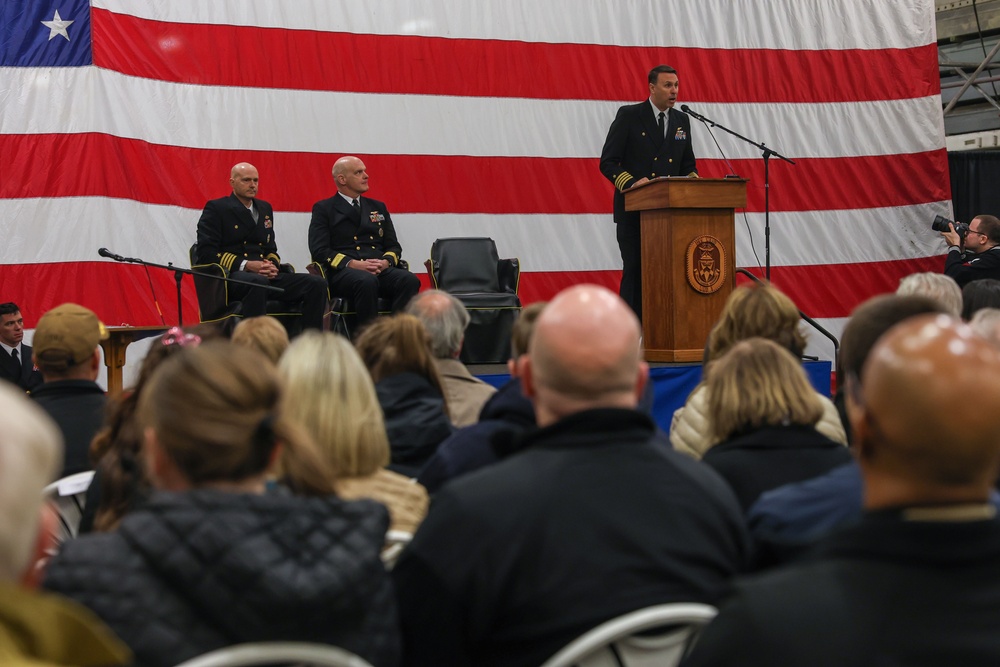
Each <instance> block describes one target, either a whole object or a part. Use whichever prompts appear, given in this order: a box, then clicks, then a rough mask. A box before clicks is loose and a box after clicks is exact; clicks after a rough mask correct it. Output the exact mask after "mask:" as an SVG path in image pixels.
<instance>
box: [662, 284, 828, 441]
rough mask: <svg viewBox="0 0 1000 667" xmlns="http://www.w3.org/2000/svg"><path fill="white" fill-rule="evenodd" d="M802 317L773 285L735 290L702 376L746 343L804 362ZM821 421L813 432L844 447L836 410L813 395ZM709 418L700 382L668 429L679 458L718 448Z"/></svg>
mask: <svg viewBox="0 0 1000 667" xmlns="http://www.w3.org/2000/svg"><path fill="white" fill-rule="evenodd" d="M800 321H801V316H800V315H799V310H798V308H796V307H795V303H794V302H793V301H792V300H791V299H789V298H788V297H787V296H786V295H785V294H784V293H782V292H781V291H780V290H778V289H777V288H775V287H772V286H771V285H764V284H756V283H755V284H753V285H750V286H740V287H737V288H736V289H735V290H733V293H732V294H731V295H729V299H727V300H726V304H725V306H724V307H723V309H722V315H721V316H720V317H719V321H718V322H716V324H715V326H714V327H713V328H712V331H711V333H710V334H709V336H708V345H707V346H706V351H705V371H706V372H707V370H708V368H709V366H710V365H711V364H712V362H713V360H715V359H718V358H719V357H721V356H722V355H723V354H725V353H726V352H728V351H729V349H730V348H731V347H732V346H733V345H735V344H736V343H738V342H740V341H741V340H746V339H748V338H754V337H759V338H767V339H768V340H772V341H774V342H775V343H777V344H778V345H780V346H781V347H783V348H785V349H786V350H788V351H789V352H791V353H792V355H793V356H795V357H796V358H801V357H802V352H803V351H805V348H806V339H805V336H803V335H802V332H800V331H799V322H800ZM817 397H818V399H819V401H820V404H821V405H822V407H823V415H822V417H821V418H820V420H819V423H818V424H817V425H816V429H817V430H818V431H819V432H820V433H822V434H823V435H825V436H827V437H828V438H830V439H831V440H835V441H836V442H839V443H841V444H844V445H846V444H847V434H846V433H845V432H844V425H843V424H842V423H841V421H840V416H839V414H838V413H837V408H836V407H835V406H834V404H833V401H831V400H830V399H829V397H827V396H825V395H822V394H817ZM712 421H713V416H712V413H711V412H709V410H708V393H707V391H706V389H705V383H704V381H702V382H701V383H700V384H699V385H698V386H697V387H695V389H694V391H693V392H691V395H690V396H688V399H687V402H686V403H685V404H684V405H683V406H682V407H680V408H678V409H677V411H676V412H674V417H673V420H672V421H671V423H670V443H671V444H672V445H673V446H674V449H676V450H677V451H679V452H682V453H684V454H687V455H689V456H691V457H693V458H696V459H700V458H701V457H702V456H703V455H704V454H705V452H706V451H707V450H708V449H709V448H710V447H712V446H713V445H715V444H716V443H717V442H718V439H717V438H716V437H715V436H714V435H713V433H714V429H713V426H712Z"/></svg>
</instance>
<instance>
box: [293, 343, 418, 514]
mask: <svg viewBox="0 0 1000 667" xmlns="http://www.w3.org/2000/svg"><path fill="white" fill-rule="evenodd" d="M279 370H280V372H281V374H282V375H283V376H284V378H285V384H286V391H285V397H284V399H283V401H282V412H283V414H284V415H285V416H286V417H288V419H290V420H291V421H294V422H296V423H298V424H300V425H301V426H303V427H304V428H305V430H306V431H308V433H309V435H311V436H312V438H313V441H314V442H315V443H316V445H317V446H318V447H319V449H320V453H321V455H322V456H323V457H324V458H325V459H326V461H327V463H329V464H330V467H331V468H332V471H333V475H334V486H335V487H336V490H337V494H338V495H340V496H341V497H342V498H373V499H374V500H377V501H379V502H380V503H383V504H385V506H386V507H388V508H389V516H390V517H391V521H392V525H391V529H392V530H402V531H405V532H408V533H412V532H414V531H415V530H416V529H417V526H418V525H420V522H421V521H422V520H423V518H424V515H425V514H427V491H425V490H424V487H422V486H420V485H419V484H416V483H414V482H413V481H412V480H410V479H408V478H406V477H404V476H403V475H399V474H397V473H394V472H392V471H390V470H387V469H386V467H385V466H387V465H389V438H388V436H387V435H386V432H385V421H384V419H383V418H382V408H381V407H380V406H379V402H378V396H376V395H375V385H374V383H373V382H372V379H371V377H370V376H369V375H368V369H366V368H365V365H364V363H362V361H361V358H360V357H359V356H358V353H357V352H355V350H354V348H353V347H351V344H350V342H348V341H347V340H346V339H345V338H342V337H340V336H336V335H334V334H330V333H322V334H321V333H317V332H306V333H304V334H302V335H301V336H299V337H298V338H296V339H295V342H294V343H292V344H291V346H290V347H289V348H288V351H287V352H286V353H285V355H284V356H283V357H282V359H281V363H280V365H279ZM289 455H291V453H289V452H285V454H284V455H283V457H287V456H289Z"/></svg>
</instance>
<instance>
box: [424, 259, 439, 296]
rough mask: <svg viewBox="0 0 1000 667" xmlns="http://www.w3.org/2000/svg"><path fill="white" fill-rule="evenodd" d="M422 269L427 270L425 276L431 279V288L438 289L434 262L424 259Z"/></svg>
mask: <svg viewBox="0 0 1000 667" xmlns="http://www.w3.org/2000/svg"><path fill="white" fill-rule="evenodd" d="M424 268H425V269H427V276H428V277H429V278H430V279H431V288H432V289H440V288H439V287H438V275H437V269H436V268H435V266H434V260H433V259H425V260H424Z"/></svg>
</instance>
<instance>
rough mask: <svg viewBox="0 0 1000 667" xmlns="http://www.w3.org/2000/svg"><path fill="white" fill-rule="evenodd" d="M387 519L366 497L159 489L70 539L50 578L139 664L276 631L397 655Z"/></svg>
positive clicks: (386, 658) (378, 655) (265, 637)
mask: <svg viewBox="0 0 1000 667" xmlns="http://www.w3.org/2000/svg"><path fill="white" fill-rule="evenodd" d="M388 525H389V518H388V514H387V512H386V510H385V508H384V507H382V506H381V505H379V504H377V503H375V502H372V501H368V500H360V501H354V502H348V501H344V500H341V499H339V498H336V497H332V496H331V497H326V498H304V497H300V496H292V495H277V494H268V495H244V494H236V493H225V492H221V491H211V490H205V489H202V490H196V491H190V492H186V493H156V494H154V495H153V496H152V498H151V499H150V500H149V502H147V503H146V504H144V505H142V506H141V507H139V508H138V509H136V510H134V511H132V512H131V513H129V514H128V515H127V516H126V517H125V519H124V521H123V522H122V524H121V527H120V528H119V529H118V530H117V531H116V532H113V533H101V534H91V535H85V536H82V537H80V538H77V539H75V540H71V541H69V542H67V543H66V544H65V545H64V546H63V549H62V552H61V553H60V554H59V555H58V556H57V557H56V558H55V559H53V561H52V562H51V563H50V565H49V569H48V573H47V575H46V579H45V584H44V585H45V587H46V588H48V589H50V590H52V591H55V592H57V593H61V594H62V595H65V596H67V597H70V598H73V599H74V600H76V601H77V602H80V603H82V604H83V605H85V606H87V607H89V608H90V609H91V610H93V611H94V612H95V613H96V614H97V615H98V616H100V617H101V619H102V620H104V622H105V623H107V624H108V625H109V626H110V627H111V628H112V629H113V630H114V631H115V632H116V633H117V634H118V636H119V637H121V638H122V640H124V641H125V643H126V644H128V645H129V647H131V649H132V650H133V651H134V652H135V655H136V661H137V664H139V665H143V666H152V667H157V666H161V665H162V666H163V667H167V666H169V665H175V664H177V663H179V662H182V661H184V660H187V659H189V658H192V657H194V656H197V655H199V654H202V653H205V652H207V651H210V650H213V649H216V648H220V647H223V646H228V645H231V644H236V643H241V642H248V641H277V640H284V641H309V642H321V643H328V644H334V645H337V646H340V647H341V648H344V649H347V650H349V651H352V652H354V653H357V654H358V655H360V656H362V657H363V658H365V659H366V660H368V661H369V662H371V663H373V664H374V665H376V666H379V667H381V666H390V665H395V664H396V663H397V661H398V658H399V634H398V633H399V631H398V628H397V620H396V609H395V602H394V600H393V595H392V589H391V587H390V584H389V579H388V576H387V575H386V572H385V569H384V568H383V566H382V562H381V560H380V559H379V551H380V550H381V548H382V544H383V540H384V537H385V532H386V529H387V528H388Z"/></svg>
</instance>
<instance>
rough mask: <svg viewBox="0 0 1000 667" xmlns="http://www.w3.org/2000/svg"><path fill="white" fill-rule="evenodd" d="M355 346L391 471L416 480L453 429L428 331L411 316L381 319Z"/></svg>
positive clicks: (365, 330)
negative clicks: (374, 399)
mask: <svg viewBox="0 0 1000 667" xmlns="http://www.w3.org/2000/svg"><path fill="white" fill-rule="evenodd" d="M355 346H356V347H357V350H358V354H359V355H360V356H361V360H362V361H363V362H364V364H365V366H366V367H367V368H368V372H369V373H371V377H372V380H374V381H375V393H376V394H377V395H378V402H379V405H381V406H382V413H383V415H384V416H385V427H386V433H387V434H388V435H389V450H390V453H391V454H390V457H391V459H392V461H391V463H390V464H389V469H390V470H394V471H396V472H398V473H401V474H403V475H406V476H407V477H416V476H417V474H418V473H419V472H420V470H421V468H423V466H424V464H425V463H427V461H428V459H430V457H431V456H433V455H434V452H436V451H437V448H438V445H439V444H441V441H442V440H444V439H445V438H447V437H448V436H449V435H451V434H452V432H453V431H454V427H453V426H452V423H451V420H450V414H449V412H448V404H447V401H446V400H445V397H444V389H443V388H442V384H441V378H440V376H439V375H438V371H437V366H436V365H435V364H434V355H433V354H432V353H431V347H430V338H429V336H428V335H427V331H425V330H424V325H423V324H421V323H420V320H418V319H417V318H416V317H414V316H413V315H404V314H400V315H393V316H392V317H380V318H378V319H377V320H375V321H374V322H372V323H371V324H369V325H368V326H367V327H365V329H364V331H362V332H361V335H360V336H359V337H358V340H357V342H356V343H355Z"/></svg>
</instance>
